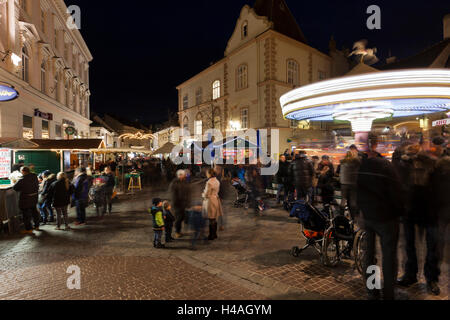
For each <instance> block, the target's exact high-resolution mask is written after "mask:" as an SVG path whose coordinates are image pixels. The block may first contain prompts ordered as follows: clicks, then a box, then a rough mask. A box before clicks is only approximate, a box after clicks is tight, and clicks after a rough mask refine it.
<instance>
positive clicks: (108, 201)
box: [102, 167, 116, 214]
mask: <svg viewBox="0 0 450 320" xmlns="http://www.w3.org/2000/svg"><path fill="white" fill-rule="evenodd" d="M102 178H103V179H104V180H105V203H104V205H103V214H105V213H106V208H107V207H108V213H109V214H111V212H112V196H113V192H114V187H115V186H116V178H115V176H114V174H113V173H112V170H111V167H106V168H105V173H104V174H103V175H102Z"/></svg>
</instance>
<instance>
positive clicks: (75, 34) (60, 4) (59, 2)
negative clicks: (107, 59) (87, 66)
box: [53, 0, 93, 62]
mask: <svg viewBox="0 0 450 320" xmlns="http://www.w3.org/2000/svg"><path fill="white" fill-rule="evenodd" d="M53 3H54V5H55V8H56V10H57V12H58V15H59V18H60V19H62V22H61V24H62V25H63V26H64V29H65V30H66V31H67V33H69V34H70V35H71V37H72V40H73V42H74V43H76V44H77V46H78V48H79V49H80V51H81V52H82V53H83V55H84V57H85V59H86V60H87V61H88V62H91V61H92V60H93V56H92V53H91V51H90V50H89V48H88V46H87V44H86V42H85V41H84V39H83V36H82V35H81V33H80V31H79V30H78V29H73V30H71V29H69V28H67V19H68V17H69V14H68V13H67V6H66V4H65V3H64V0H53Z"/></svg>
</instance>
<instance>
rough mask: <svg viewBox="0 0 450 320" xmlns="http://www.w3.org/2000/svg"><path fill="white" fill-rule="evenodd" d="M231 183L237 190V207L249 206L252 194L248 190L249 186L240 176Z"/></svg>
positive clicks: (235, 203)
mask: <svg viewBox="0 0 450 320" xmlns="http://www.w3.org/2000/svg"><path fill="white" fill-rule="evenodd" d="M231 184H232V186H233V188H235V189H236V191H237V196H236V201H235V202H234V207H235V208H243V207H245V208H247V207H248V198H249V195H250V192H249V191H248V190H247V188H246V187H245V186H244V184H243V183H242V181H241V180H240V179H238V178H234V179H233V180H231Z"/></svg>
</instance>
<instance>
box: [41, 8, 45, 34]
mask: <svg viewBox="0 0 450 320" xmlns="http://www.w3.org/2000/svg"><path fill="white" fill-rule="evenodd" d="M41 30H42V32H43V33H44V34H45V12H44V10H41Z"/></svg>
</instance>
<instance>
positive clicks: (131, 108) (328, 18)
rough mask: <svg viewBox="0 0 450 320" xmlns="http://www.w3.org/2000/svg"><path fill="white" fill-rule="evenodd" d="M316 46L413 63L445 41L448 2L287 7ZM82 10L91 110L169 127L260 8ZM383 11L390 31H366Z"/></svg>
mask: <svg viewBox="0 0 450 320" xmlns="http://www.w3.org/2000/svg"><path fill="white" fill-rule="evenodd" d="M286 2H287V4H288V6H289V8H290V9H291V11H292V13H293V14H294V16H295V17H296V19H297V21H298V23H299V25H300V27H301V29H302V30H303V33H304V34H305V36H306V38H307V39H308V42H309V44H310V45H311V46H313V47H316V48H318V49H319V50H321V51H323V52H326V53H327V52H328V41H329V39H330V36H331V35H334V38H335V39H336V41H337V43H338V48H341V47H342V46H343V45H345V46H347V47H351V46H352V44H353V43H354V42H355V41H357V40H359V39H362V38H365V39H368V40H369V47H377V48H378V49H379V56H380V58H383V59H385V58H386V56H387V55H388V53H389V50H390V51H391V52H392V55H395V56H397V57H399V58H402V57H406V56H409V55H412V54H415V53H418V52H419V51H421V50H423V49H425V48H426V47H428V46H430V45H432V44H434V43H437V42H439V41H440V40H442V38H443V35H442V18H443V17H444V15H445V14H447V13H450V1H448V0H426V1H424V0H420V1H418V0H410V1H403V0H370V1H366V0H315V1H303V0H286ZM66 4H67V5H72V4H74V5H79V6H80V8H81V12H82V21H81V23H82V30H81V33H82V35H83V36H84V38H85V40H86V42H87V44H88V46H89V48H90V50H91V52H92V54H93V56H94V61H93V62H92V63H91V83H90V86H91V91H92V97H91V109H92V110H93V111H95V112H99V113H104V112H110V113H115V114H119V115H121V116H125V117H128V118H130V119H133V120H135V119H139V120H141V121H144V122H146V123H147V122H159V121H164V120H165V118H166V117H167V109H168V108H170V109H171V110H173V111H176V110H177V99H178V96H177V91H176V89H175V87H176V86H177V85H178V84H180V83H182V82H183V81H185V80H187V79H188V78H190V77H191V76H193V75H195V74H197V73H198V72H200V71H201V70H202V69H204V68H205V67H207V66H208V65H209V64H210V62H213V61H217V60H219V59H220V58H222V57H223V52H224V51H225V47H226V45H227V41H228V39H229V37H230V36H231V34H232V32H233V30H234V27H235V23H236V20H237V18H238V17H239V13H240V10H241V8H242V6H244V5H245V4H249V5H251V6H252V5H253V4H254V0H223V1H215V0H190V1H186V0H184V1H181V0H177V1H153V0H151V1H137V0H128V1H123V0H121V1H119V0H114V1H113V0H110V1H99V0H97V1H93V0H66ZM372 4H376V5H378V6H380V7H381V11H382V29H381V30H375V31H370V30H368V29H367V27H366V20H367V18H368V17H369V15H368V14H366V10H367V7H368V6H369V5H372Z"/></svg>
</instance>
